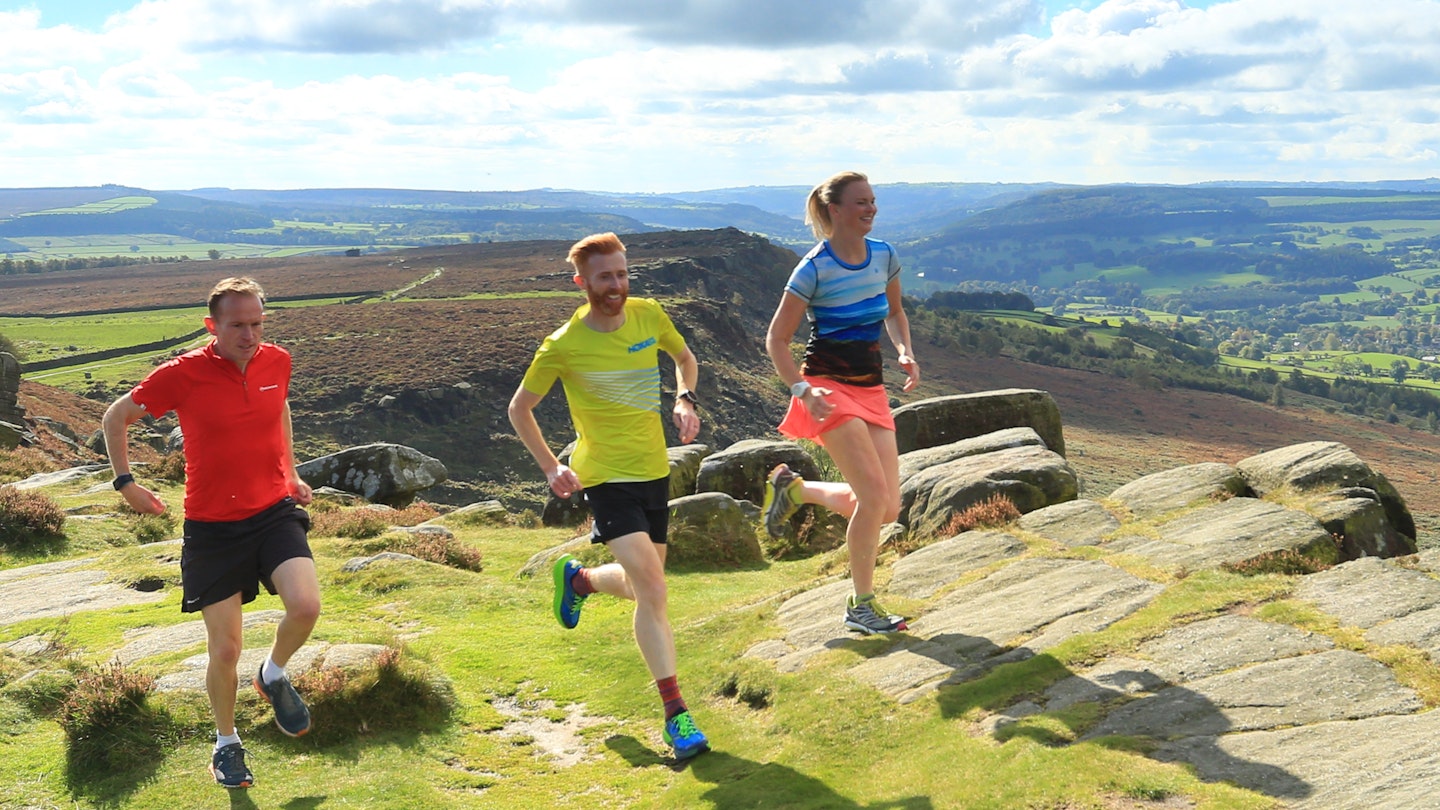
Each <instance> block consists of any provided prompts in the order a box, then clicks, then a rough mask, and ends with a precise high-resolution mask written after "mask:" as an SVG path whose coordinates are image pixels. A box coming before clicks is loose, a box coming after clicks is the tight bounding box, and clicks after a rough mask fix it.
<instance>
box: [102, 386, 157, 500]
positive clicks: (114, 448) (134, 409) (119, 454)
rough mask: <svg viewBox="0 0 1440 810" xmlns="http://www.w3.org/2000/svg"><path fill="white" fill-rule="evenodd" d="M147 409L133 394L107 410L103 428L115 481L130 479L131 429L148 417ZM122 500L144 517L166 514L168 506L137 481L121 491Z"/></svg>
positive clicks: (116, 401) (106, 449)
mask: <svg viewBox="0 0 1440 810" xmlns="http://www.w3.org/2000/svg"><path fill="white" fill-rule="evenodd" d="M145 413H146V412H145V409H144V408H142V407H140V405H139V403H137V402H135V400H133V399H131V398H130V395H129V394H126V395H125V396H123V397H120V398H119V399H117V400H115V401H114V402H112V403H110V407H109V408H106V409H105V418H104V419H102V420H101V421H100V427H101V429H102V430H103V431H104V432H105V454H106V455H107V456H109V457H110V469H112V470H114V471H115V477H116V478H119V477H120V476H122V475H130V447H129V443H128V442H129V438H130V437H129V434H128V432H127V430H128V428H129V427H130V426H131V425H132V424H134V423H136V422H138V421H140V418H141V417H143V416H145ZM120 497H122V498H124V499H125V502H126V503H128V504H130V508H131V509H134V510H135V511H136V512H139V513H140V514H142V515H158V514H160V513H161V512H164V511H165V502H164V501H162V500H160V497H159V496H158V495H156V494H155V493H153V492H151V491H150V490H148V489H146V488H145V487H142V486H140V485H139V484H137V483H134V482H133V481H132V482H131V483H129V484H126V485H125V486H123V487H121V488H120Z"/></svg>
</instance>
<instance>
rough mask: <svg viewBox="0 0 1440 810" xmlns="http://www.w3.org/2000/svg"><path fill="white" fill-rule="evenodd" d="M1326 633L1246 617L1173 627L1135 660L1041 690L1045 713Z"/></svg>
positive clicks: (1234, 664)
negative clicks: (1043, 696) (1043, 694)
mask: <svg viewBox="0 0 1440 810" xmlns="http://www.w3.org/2000/svg"><path fill="white" fill-rule="evenodd" d="M1334 646H1335V644H1334V642H1332V641H1331V640H1330V639H1328V638H1326V637H1325V636H1322V635H1319V634H1317V633H1311V632H1308V631H1305V630H1300V629H1298V628H1295V627H1291V626H1289V625H1283V624H1273V623H1271V622H1263V621H1260V620H1258V619H1251V618H1248V617H1246V616H1220V617H1218V618H1214V619H1207V620H1205V621H1200V622H1195V623H1193V624H1187V625H1184V626H1183V627H1177V628H1175V629H1174V630H1171V631H1169V632H1167V633H1165V634H1164V635H1162V636H1160V637H1159V638H1156V639H1153V640H1151V641H1148V642H1146V643H1145V644H1142V645H1141V646H1140V648H1139V650H1138V652H1137V657H1136V658H1112V659H1108V660H1106V661H1104V662H1102V663H1101V664H1099V665H1097V666H1095V667H1093V668H1092V669H1090V670H1088V671H1086V672H1085V673H1084V674H1079V675H1074V676H1072V677H1069V678H1066V679H1064V680H1062V681H1059V682H1057V683H1055V684H1054V685H1053V686H1051V687H1050V688H1049V689H1047V690H1045V702H1044V706H1045V711H1050V712H1053V711H1059V710H1060V709H1063V708H1066V707H1067V706H1071V705H1074V704H1076V703H1083V702H1097V703H1103V702H1106V701H1110V700H1114V699H1116V698H1121V697H1133V696H1135V695H1140V694H1144V693H1155V692H1159V691H1161V690H1163V689H1166V688H1169V687H1171V686H1176V685H1179V684H1183V683H1186V682H1190V681H1196V680H1200V679H1202V678H1207V677H1210V676H1212V675H1219V674H1220V673H1223V672H1227V671H1230V670H1233V669H1238V668H1240V667H1245V666H1250V665H1252V664H1257V663H1262V662H1266V661H1276V660H1280V659H1283V658H1290V657H1293V656H1297V655H1304V654H1306V653H1313V652H1320V651H1323V650H1328V649H1331V648H1333V647H1334Z"/></svg>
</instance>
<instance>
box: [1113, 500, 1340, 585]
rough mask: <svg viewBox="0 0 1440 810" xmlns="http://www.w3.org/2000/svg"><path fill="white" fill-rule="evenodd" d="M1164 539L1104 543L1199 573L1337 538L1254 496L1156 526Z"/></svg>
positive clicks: (1310, 548)
mask: <svg viewBox="0 0 1440 810" xmlns="http://www.w3.org/2000/svg"><path fill="white" fill-rule="evenodd" d="M1157 531H1158V532H1159V535H1160V537H1159V539H1156V538H1153V537H1149V536H1145V535H1128V536H1122V537H1119V538H1116V539H1115V540H1112V541H1111V542H1109V543H1107V544H1105V548H1106V549H1109V550H1111V551H1121V552H1125V553H1127V554H1134V555H1137V556H1140V557H1144V558H1145V559H1146V560H1148V561H1149V562H1151V563H1153V564H1155V565H1158V566H1163V567H1173V568H1185V569H1189V570H1191V571H1199V570H1202V569H1205V568H1215V567H1217V566H1219V565H1221V564H1223V563H1240V562H1245V561H1246V560H1251V559H1254V558H1256V557H1259V556H1261V555H1262V554H1268V553H1272V552H1277V551H1287V550H1288V551H1298V552H1302V553H1306V552H1311V551H1314V550H1315V549H1317V548H1319V547H1322V546H1324V545H1326V544H1330V545H1333V544H1334V542H1335V541H1334V538H1332V537H1331V536H1330V533H1329V532H1327V531H1325V528H1324V527H1323V526H1321V525H1320V524H1319V523H1318V522H1317V521H1316V520H1315V519H1314V518H1312V517H1310V516H1309V515H1307V514H1305V513H1304V512H1297V511H1295V510H1293V509H1286V508H1285V507H1283V506H1279V505H1277V504H1273V503H1269V502H1267V501H1260V500H1256V499H1254V498H1231V499H1230V500H1228V501H1223V502H1221V503H1217V504H1215V505H1213V506H1206V507H1201V508H1199V509H1196V510H1194V511H1191V512H1187V513H1185V514H1184V515H1181V516H1180V517H1178V518H1176V519H1174V520H1172V521H1168V522H1166V523H1163V524H1161V525H1160V526H1158V527H1157Z"/></svg>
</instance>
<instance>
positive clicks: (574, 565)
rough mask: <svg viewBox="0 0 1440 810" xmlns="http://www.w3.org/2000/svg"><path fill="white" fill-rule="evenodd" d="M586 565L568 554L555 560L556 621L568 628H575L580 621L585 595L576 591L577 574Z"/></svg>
mask: <svg viewBox="0 0 1440 810" xmlns="http://www.w3.org/2000/svg"><path fill="white" fill-rule="evenodd" d="M584 567H585V566H583V565H581V564H580V561H579V560H577V559H575V558H574V557H572V556H570V555H569V554H566V555H564V556H562V557H561V558H560V559H558V560H556V561H555V567H554V568H553V569H552V571H553V573H554V575H555V621H558V622H560V626H561V627H564V628H565V629H566V630H574V629H575V625H577V624H579V623H580V607H581V606H582V605H584V604H585V597H583V596H581V595H580V594H578V593H575V584H574V583H575V575H576V574H578V573H580V569H582V568H584Z"/></svg>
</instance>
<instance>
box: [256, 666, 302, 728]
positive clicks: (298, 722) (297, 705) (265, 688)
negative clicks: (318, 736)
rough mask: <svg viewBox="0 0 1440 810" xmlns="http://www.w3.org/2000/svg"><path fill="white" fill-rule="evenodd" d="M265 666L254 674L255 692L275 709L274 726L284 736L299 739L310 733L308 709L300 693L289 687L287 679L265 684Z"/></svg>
mask: <svg viewBox="0 0 1440 810" xmlns="http://www.w3.org/2000/svg"><path fill="white" fill-rule="evenodd" d="M264 675H265V665H264V664H261V665H260V671H259V672H257V673H255V691H256V692H259V693H260V697H262V698H265V702H266V703H269V704H270V706H271V707H272V708H274V709H275V725H276V726H277V727H278V728H279V729H280V730H281V731H282V732H284V733H285V734H286V735H288V736H291V737H300V736H302V735H304V734H307V733H309V731H310V709H309V708H308V707H306V705H305V701H304V700H301V699H300V693H299V692H296V691H295V687H293V686H291V685H290V679H289V678H281V679H280V680H278V681H276V682H274V683H265V678H264Z"/></svg>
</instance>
